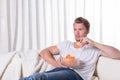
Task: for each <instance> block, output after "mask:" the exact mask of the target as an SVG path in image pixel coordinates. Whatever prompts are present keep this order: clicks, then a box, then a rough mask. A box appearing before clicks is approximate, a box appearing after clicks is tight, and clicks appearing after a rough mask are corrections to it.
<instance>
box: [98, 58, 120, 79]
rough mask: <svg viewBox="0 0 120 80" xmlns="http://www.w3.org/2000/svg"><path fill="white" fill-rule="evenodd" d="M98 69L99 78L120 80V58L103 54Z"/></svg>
mask: <svg viewBox="0 0 120 80" xmlns="http://www.w3.org/2000/svg"><path fill="white" fill-rule="evenodd" d="M96 71H97V75H98V78H99V80H120V60H116V59H111V58H107V57H102V56H101V57H100V58H99V60H98V63H97V67H96Z"/></svg>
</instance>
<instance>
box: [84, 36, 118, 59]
mask: <svg viewBox="0 0 120 80" xmlns="http://www.w3.org/2000/svg"><path fill="white" fill-rule="evenodd" d="M82 40H83V44H88V45H91V46H95V47H97V48H98V49H100V50H101V51H102V54H101V55H102V56H105V57H109V58H113V59H120V50H118V49H116V48H114V47H112V46H108V45H104V44H101V43H97V42H94V41H93V40H91V39H89V38H87V37H85V38H82Z"/></svg>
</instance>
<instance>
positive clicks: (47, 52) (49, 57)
mask: <svg viewBox="0 0 120 80" xmlns="http://www.w3.org/2000/svg"><path fill="white" fill-rule="evenodd" d="M57 54H59V50H58V48H57V46H51V47H48V48H46V49H43V50H42V51H41V52H40V54H39V55H40V56H41V57H42V58H43V59H44V60H46V61H47V62H48V63H50V64H51V65H53V66H55V67H62V65H61V64H60V63H59V62H57V61H56V60H55V58H54V56H53V55H57Z"/></svg>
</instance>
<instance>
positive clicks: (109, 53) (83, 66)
mask: <svg viewBox="0 0 120 80" xmlns="http://www.w3.org/2000/svg"><path fill="white" fill-rule="evenodd" d="M73 29H74V36H75V40H76V42H71V41H64V42H61V43H59V44H57V45H55V46H51V47H48V48H46V49H44V50H42V51H41V52H40V56H41V57H42V58H43V59H45V60H46V61H47V62H48V63H50V64H51V65H53V66H54V67H55V69H53V70H50V71H47V72H43V73H36V74H33V75H31V76H29V77H26V78H23V79H22V80H91V77H92V76H93V73H94V70H95V66H96V62H97V60H98V57H99V56H100V55H101V56H106V57H109V58H114V59H120V51H119V50H118V49H116V48H114V47H112V46H108V45H104V44H100V43H97V42H95V41H93V40H91V39H89V38H88V37H87V34H88V33H89V29H90V24H89V22H88V20H86V19H84V18H82V17H78V18H76V19H75V21H74V24H73ZM57 54H59V55H60V56H61V57H60V58H59V59H58V60H55V59H54V57H53V55H57Z"/></svg>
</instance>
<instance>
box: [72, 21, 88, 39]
mask: <svg viewBox="0 0 120 80" xmlns="http://www.w3.org/2000/svg"><path fill="white" fill-rule="evenodd" d="M73 28H74V35H75V40H76V41H79V40H80V38H81V37H86V36H87V34H88V33H89V30H87V29H86V27H85V26H84V24H83V23H75V24H74V26H73Z"/></svg>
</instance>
